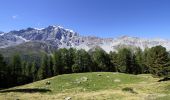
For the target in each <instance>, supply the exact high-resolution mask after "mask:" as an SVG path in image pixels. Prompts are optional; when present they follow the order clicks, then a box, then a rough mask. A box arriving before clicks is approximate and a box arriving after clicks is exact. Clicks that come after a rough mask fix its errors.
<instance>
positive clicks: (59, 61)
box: [53, 51, 63, 75]
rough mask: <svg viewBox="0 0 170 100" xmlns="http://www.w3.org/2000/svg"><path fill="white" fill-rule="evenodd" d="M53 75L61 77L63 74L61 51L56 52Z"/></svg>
mask: <svg viewBox="0 0 170 100" xmlns="http://www.w3.org/2000/svg"><path fill="white" fill-rule="evenodd" d="M53 56H54V57H53V71H54V72H53V73H54V75H59V74H61V73H62V70H63V66H62V62H63V61H62V57H61V53H60V51H55V53H54V54H53Z"/></svg>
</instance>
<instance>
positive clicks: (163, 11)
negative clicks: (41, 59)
mask: <svg viewBox="0 0 170 100" xmlns="http://www.w3.org/2000/svg"><path fill="white" fill-rule="evenodd" d="M48 25H60V26H63V27H65V28H69V29H73V30H74V31H77V32H78V33H80V34H82V35H95V36H100V37H119V36H122V35H129V36H138V37H145V38H157V37H161V38H167V39H170V0H0V30H1V31H5V32H8V31H10V30H14V29H16V30H18V29H23V28H27V27H37V28H41V27H47V26H48Z"/></svg>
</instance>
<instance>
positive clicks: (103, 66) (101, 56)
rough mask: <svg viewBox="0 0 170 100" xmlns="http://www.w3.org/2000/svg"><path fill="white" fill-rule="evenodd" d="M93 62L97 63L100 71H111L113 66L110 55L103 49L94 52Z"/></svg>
mask: <svg viewBox="0 0 170 100" xmlns="http://www.w3.org/2000/svg"><path fill="white" fill-rule="evenodd" d="M92 59H93V62H94V63H96V65H97V67H98V69H97V70H98V71H109V69H110V68H111V59H110V57H109V55H108V54H107V53H106V52H105V51H104V50H102V49H96V50H95V51H94V52H93V53H92Z"/></svg>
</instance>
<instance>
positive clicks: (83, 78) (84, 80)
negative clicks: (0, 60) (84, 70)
mask: <svg viewBox="0 0 170 100" xmlns="http://www.w3.org/2000/svg"><path fill="white" fill-rule="evenodd" d="M80 80H81V81H82V82H86V81H87V80H88V78H87V77H82V78H81V79H80Z"/></svg>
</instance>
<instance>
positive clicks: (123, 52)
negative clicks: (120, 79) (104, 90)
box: [117, 48, 134, 73]
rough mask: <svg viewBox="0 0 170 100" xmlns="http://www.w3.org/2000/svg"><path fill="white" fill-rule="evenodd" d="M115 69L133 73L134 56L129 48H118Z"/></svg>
mask: <svg viewBox="0 0 170 100" xmlns="http://www.w3.org/2000/svg"><path fill="white" fill-rule="evenodd" d="M117 70H118V71H119V72H123V73H133V70H134V58H133V54H132V52H131V50H130V49H128V48H123V49H120V50H118V54H117Z"/></svg>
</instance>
